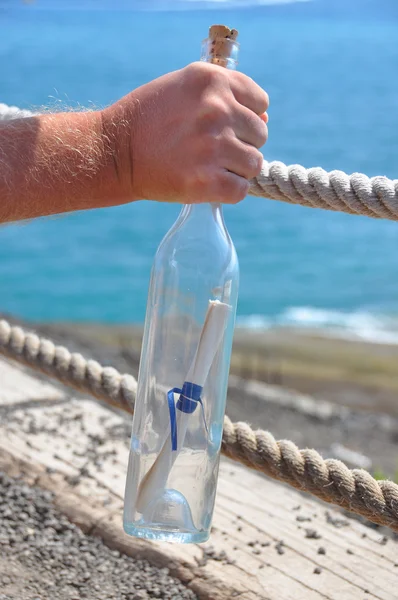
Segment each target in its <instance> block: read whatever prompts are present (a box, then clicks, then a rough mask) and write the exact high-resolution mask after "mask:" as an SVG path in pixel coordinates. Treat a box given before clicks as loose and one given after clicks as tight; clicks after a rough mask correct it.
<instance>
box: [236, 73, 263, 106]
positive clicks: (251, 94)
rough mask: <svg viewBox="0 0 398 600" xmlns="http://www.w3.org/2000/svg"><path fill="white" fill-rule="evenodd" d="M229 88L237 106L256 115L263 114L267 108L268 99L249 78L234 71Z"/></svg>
mask: <svg viewBox="0 0 398 600" xmlns="http://www.w3.org/2000/svg"><path fill="white" fill-rule="evenodd" d="M230 86H231V90H232V93H233V95H234V96H235V98H236V100H237V101H238V102H239V104H242V105H243V106H246V108H248V109H250V110H251V111H252V112H254V113H255V114H256V115H262V114H264V113H265V112H266V111H267V110H268V107H269V97H268V94H267V92H265V91H264V90H263V89H262V88H261V87H260V86H259V85H257V83H255V82H254V81H253V80H252V79H251V78H250V77H247V75H244V74H243V73H239V72H238V71H234V72H233V73H231V78H230Z"/></svg>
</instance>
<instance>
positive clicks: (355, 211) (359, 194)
mask: <svg viewBox="0 0 398 600" xmlns="http://www.w3.org/2000/svg"><path fill="white" fill-rule="evenodd" d="M33 114H34V113H32V112H30V111H28V110H21V109H19V108H17V107H16V106H7V105H6V104H0V121H2V120H10V119H16V118H22V117H29V116H32V115H33ZM249 194H250V195H251V196H262V197H264V198H269V199H271V200H281V201H283V202H288V203H289V204H301V205H302V206H307V207H311V208H323V209H326V210H333V211H340V212H345V213H349V214H352V215H365V216H367V217H373V218H376V219H390V220H393V221H397V220H398V179H388V177H384V176H378V177H367V176H366V175H363V174H362V173H353V174H352V175H347V174H346V173H344V172H343V171H330V172H328V171H325V170H324V169H321V168H320V167H313V168H311V169H306V168H305V167H302V166H301V165H290V166H287V165H285V164H284V163H282V162H279V161H274V162H268V161H266V160H265V161H264V163H263V168H262V170H261V173H260V175H258V177H256V178H255V179H252V180H251V182H250V190H249Z"/></svg>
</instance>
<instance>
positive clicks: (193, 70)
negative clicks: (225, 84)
mask: <svg viewBox="0 0 398 600" xmlns="http://www.w3.org/2000/svg"><path fill="white" fill-rule="evenodd" d="M185 69H186V74H187V77H188V83H189V85H190V86H193V87H195V89H199V90H204V89H206V88H208V87H214V86H215V85H217V84H219V82H220V81H222V80H224V79H225V73H224V71H225V69H220V67H218V66H216V65H212V64H209V63H206V62H201V61H197V62H193V63H191V64H190V65H188V66H187V67H185Z"/></svg>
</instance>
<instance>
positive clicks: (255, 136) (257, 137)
mask: <svg viewBox="0 0 398 600" xmlns="http://www.w3.org/2000/svg"><path fill="white" fill-rule="evenodd" d="M265 114H266V113H265ZM267 121H268V115H267V117H266V118H264V113H263V115H262V116H258V115H256V114H254V112H253V111H251V110H250V109H248V108H246V107H245V106H242V105H238V110H237V111H236V117H235V119H234V131H235V135H236V137H237V138H239V139H240V140H241V141H242V142H246V144H251V145H252V146H254V147H255V148H261V146H263V145H264V144H265V142H266V141H267V139H268V127H267Z"/></svg>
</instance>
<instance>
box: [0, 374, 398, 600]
mask: <svg viewBox="0 0 398 600" xmlns="http://www.w3.org/2000/svg"><path fill="white" fill-rule="evenodd" d="M0 374H1V375H2V378H1V379H0V381H1V384H2V383H3V377H4V381H6V380H7V381H8V382H9V383H8V384H7V385H8V388H7V389H9V388H10V382H11V383H12V386H11V388H12V390H13V392H12V394H11V395H10V394H8V393H7V391H6V388H5V387H3V390H2V393H1V394H0V410H1V407H2V406H3V407H4V406H6V408H7V417H6V418H3V419H2V421H1V424H0V469H5V470H6V471H8V472H11V473H12V472H14V473H23V474H24V476H25V477H26V478H30V480H32V479H33V480H37V482H38V483H39V484H40V485H41V486H43V487H46V488H47V489H51V490H52V491H54V493H55V495H56V502H57V504H58V506H59V507H60V509H61V510H62V511H63V512H65V513H66V514H67V515H68V516H69V518H71V519H72V520H73V521H74V522H76V523H78V524H79V525H80V526H82V528H83V529H84V530H85V531H89V532H91V533H94V534H95V535H99V536H101V537H102V538H103V539H104V540H105V542H106V543H107V544H109V545H110V546H112V547H115V548H117V549H119V550H121V551H123V552H126V553H127V554H129V555H132V556H136V557H145V558H147V559H148V560H150V561H151V562H152V563H154V564H157V565H160V566H166V567H168V568H169V569H170V571H171V573H172V574H173V575H175V576H177V577H179V578H180V579H181V580H182V581H184V582H185V583H186V584H187V585H188V586H189V587H190V588H192V589H193V590H195V592H196V593H197V594H198V596H199V597H200V598H207V599H213V598H214V599H215V600H222V599H226V598H233V597H234V596H239V597H240V598H244V600H252V599H253V600H254V599H256V600H257V599H268V600H285V599H286V600H300V599H303V600H320V599H321V598H322V599H324V598H329V599H330V600H361V599H362V598H364V599H365V598H377V599H378V600H392V599H393V598H395V597H396V593H395V592H396V590H395V587H396V583H395V582H396V580H397V575H398V566H397V567H396V566H394V565H396V564H398V560H397V558H396V557H397V550H398V544H397V543H396V542H394V541H393V540H391V539H390V540H388V542H387V543H386V544H385V545H384V541H383V536H382V535H381V534H380V533H379V532H378V531H377V530H375V529H370V528H367V527H365V526H364V525H362V524H361V523H359V522H357V521H355V520H352V519H349V520H347V519H345V517H344V516H343V515H342V514H341V513H340V512H339V511H338V510H334V509H331V508H330V507H326V506H325V505H324V504H322V503H319V502H317V501H314V500H312V499H311V498H309V497H307V496H304V495H302V494H300V493H298V492H296V491H295V490H292V489H290V488H287V487H286V486H283V485H281V484H278V483H276V482H274V481H270V480H268V479H266V478H265V477H262V476H261V475H258V474H256V473H254V472H251V471H249V470H248V469H246V468H245V467H243V466H241V465H237V464H235V463H232V462H231V461H228V460H222V462H221V467H220V479H219V486H218V494H217V502H216V509H215V518H214V527H213V531H212V536H211V539H210V542H209V543H207V544H200V545H186V546H183V545H170V544H161V543H151V542H147V541H145V540H138V539H135V538H131V537H129V536H127V535H125V534H124V533H123V530H122V524H121V513H122V499H123V493H124V482H125V474H126V467H127V458H128V433H129V429H130V424H129V423H127V424H126V421H125V418H124V416H123V415H120V414H119V413H116V412H113V411H112V410H109V409H108V408H106V407H103V406H101V405H99V404H98V403H97V402H95V401H92V400H77V399H73V398H70V399H69V401H67V402H64V401H62V399H63V398H62V394H61V397H60V396H59V393H60V392H59V391H58V389H56V388H54V389H53V390H51V388H52V386H51V385H49V384H44V383H42V382H41V381H39V380H37V379H36V378H34V377H31V376H28V375H27V374H26V373H24V372H23V371H22V370H21V369H20V368H14V367H13V366H11V365H8V364H7V363H0ZM27 378H28V379H27ZM41 386H42V387H41ZM32 390H34V397H35V402H31V403H27V404H25V403H24V397H25V399H26V400H28V399H31V398H32V395H31V391H32ZM40 390H41V391H40ZM52 394H54V395H53V396H52ZM24 395H25V396H24ZM52 397H53V398H54V400H53V405H51V406H50V405H49V398H52ZM60 400H61V401H60ZM21 403H22V404H21ZM54 470H55V471H54ZM298 507H300V508H298ZM326 512H327V513H328V514H329V517H328V518H327V516H326ZM336 520H337V521H336ZM342 521H343V522H344V523H345V524H344V526H341V527H337V525H339V524H341V522H342ZM333 522H334V523H335V524H333ZM307 529H308V530H310V529H312V530H313V531H312V532H311V531H306V530H307ZM320 548H323V549H324V550H325V552H326V553H325V554H319V549H320ZM316 569H320V570H321V572H320V573H316V572H314V571H315V570H316Z"/></svg>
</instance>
